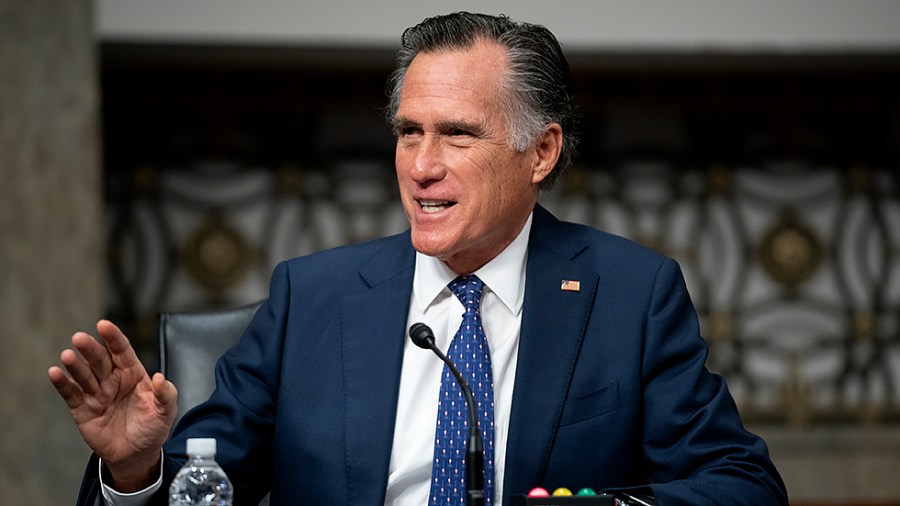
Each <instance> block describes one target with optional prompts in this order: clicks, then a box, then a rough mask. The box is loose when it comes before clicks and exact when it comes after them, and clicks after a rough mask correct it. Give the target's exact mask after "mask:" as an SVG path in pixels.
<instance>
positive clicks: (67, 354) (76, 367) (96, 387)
mask: <svg viewBox="0 0 900 506" xmlns="http://www.w3.org/2000/svg"><path fill="white" fill-rule="evenodd" d="M86 339H90V340H92V341H93V339H94V338H93V337H91V336H88V335H87V334H83V333H82V335H81V336H79V335H78V334H76V335H74V336H72V343H73V344H75V343H76V342H78V343H79V344H78V345H76V347H78V346H81V345H82V342H83V341H85V340H86ZM59 360H60V361H61V362H62V363H63V366H64V367H65V368H66V371H68V372H69V376H71V377H72V379H73V380H75V382H76V383H78V385H79V386H80V387H81V390H82V391H83V392H84V393H86V394H88V395H90V394H95V393H97V392H98V391H100V384H99V383H98V382H97V378H96V377H95V376H94V371H93V370H91V366H90V365H88V363H87V361H86V360H84V359H83V358H81V357H80V356H78V354H77V353H75V352H74V351H73V350H63V352H62V353H60V355H59Z"/></svg>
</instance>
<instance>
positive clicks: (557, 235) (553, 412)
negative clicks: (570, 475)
mask: <svg viewBox="0 0 900 506" xmlns="http://www.w3.org/2000/svg"><path fill="white" fill-rule="evenodd" d="M558 224H559V222H558V221H557V220H556V218H554V217H553V216H551V215H550V214H549V213H548V212H547V211H546V210H544V209H543V208H541V207H540V206H538V207H536V208H535V212H534V224H533V228H532V232H531V238H530V239H529V250H528V266H527V268H526V269H527V274H526V275H527V278H526V284H525V303H524V307H523V313H522V314H523V316H522V329H521V336H520V340H519V358H518V365H517V367H516V380H515V381H516V383H515V390H514V392H513V401H512V412H511V414H510V425H509V440H508V443H507V450H506V474H505V479H504V492H505V494H513V493H526V492H527V491H528V490H530V489H531V488H533V487H535V486H537V485H539V484H540V481H541V479H542V477H543V475H544V470H545V467H546V465H547V460H548V458H549V454H550V448H551V445H552V443H553V437H554V435H555V434H556V430H557V427H558V425H559V419H560V415H561V413H562V408H563V402H564V401H565V397H566V392H567V390H568V386H569V380H570V378H571V375H572V370H573V369H574V366H575V360H576V358H577V357H578V352H579V350H580V347H581V342H582V338H583V337H584V330H585V327H586V325H587V319H588V317H589V314H590V309H591V306H592V304H593V301H594V295H595V293H596V289H597V283H598V275H597V273H596V272H595V271H594V270H593V269H591V268H588V267H585V266H583V265H580V264H578V263H577V262H574V261H573V258H574V257H575V256H576V255H578V253H579V252H581V251H583V249H584V248H585V247H586V246H585V245H584V244H582V243H576V242H574V241H573V240H572V239H571V238H570V237H568V236H566V235H565V234H563V233H562V232H561V231H560V230H559V229H560V227H559V226H558ZM563 280H572V281H578V282H580V288H579V290H578V291H574V290H573V289H570V290H563V289H562V288H561V285H562V283H563ZM569 287H570V288H572V285H569Z"/></svg>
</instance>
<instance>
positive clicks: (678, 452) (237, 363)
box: [49, 13, 787, 505]
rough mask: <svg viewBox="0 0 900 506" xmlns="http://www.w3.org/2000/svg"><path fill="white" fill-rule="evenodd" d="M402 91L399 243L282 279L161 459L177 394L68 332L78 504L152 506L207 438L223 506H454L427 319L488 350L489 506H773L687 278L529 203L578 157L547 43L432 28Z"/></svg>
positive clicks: (405, 60)
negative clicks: (230, 497) (596, 505)
mask: <svg viewBox="0 0 900 506" xmlns="http://www.w3.org/2000/svg"><path fill="white" fill-rule="evenodd" d="M392 84H393V91H392V96H391V107H390V120H391V122H392V124H393V127H394V131H395V133H396V135H397V148H396V169H397V179H398V183H399V187H400V194H401V198H402V202H403V206H404V209H405V210H406V213H407V216H408V218H409V221H410V225H411V228H410V230H409V231H408V232H406V233H404V234H401V235H398V236H394V237H388V238H384V239H380V240H376V241H373V242H370V243H366V244H362V245H357V246H350V247H344V248H338V249H336V250H332V251H327V252H323V253H319V254H314V255H311V256H308V257H305V258H300V259H294V260H290V261H287V262H285V263H282V264H281V265H279V266H278V267H277V268H276V270H275V272H274V274H273V276H272V284H271V288H270V295H269V299H268V301H267V302H266V304H264V305H263V307H262V308H261V309H260V310H259V312H258V313H257V315H256V316H255V317H254V320H253V322H252V323H251V325H250V327H249V329H248V330H247V332H246V334H245V335H244V338H243V339H242V340H241V342H240V343H239V344H238V345H237V346H236V347H235V348H233V349H232V350H230V351H229V352H228V353H226V355H225V356H224V357H223V359H222V360H221V361H220V363H219V364H218V366H217V371H216V380H217V389H216V391H215V393H214V394H213V395H212V397H211V398H210V400H209V401H208V402H207V403H205V404H203V405H201V406H200V407H198V408H196V409H194V410H192V411H191V412H189V413H188V414H187V415H186V416H185V417H184V419H183V420H182V422H181V423H179V425H178V427H177V428H176V430H175V432H174V434H173V435H172V437H171V439H169V441H168V442H167V443H165V446H164V442H165V441H166V438H167V436H168V434H169V429H170V426H171V423H172V420H173V418H174V416H175V398H176V389H175V386H174V385H172V384H171V383H169V382H167V381H166V380H165V378H163V377H162V375H160V374H156V375H154V376H153V377H152V378H150V377H149V376H148V375H147V374H146V372H145V371H144V369H143V367H142V366H141V364H140V363H139V362H138V360H137V358H136V357H135V355H134V352H133V350H132V349H131V347H130V345H129V344H128V342H127V339H126V338H125V336H123V335H122V334H121V332H119V331H118V329H117V328H116V327H115V326H114V325H112V324H111V323H109V322H106V321H101V322H99V323H98V325H97V331H98V334H99V335H100V337H101V338H102V340H103V341H104V342H105V343H106V345H107V347H108V351H107V349H104V348H103V347H102V346H101V345H100V344H98V343H97V342H96V341H95V340H94V339H93V338H92V337H91V336H89V335H87V334H84V333H77V334H75V335H74V336H73V337H72V342H73V345H74V347H75V348H76V349H77V350H78V351H79V352H80V356H79V354H76V353H75V352H74V351H72V350H66V351H64V352H63V353H62V355H61V361H62V362H63V364H64V366H65V369H66V370H67V371H68V375H67V374H66V373H65V372H64V371H63V370H62V369H60V368H58V367H54V368H51V369H50V371H49V375H50V380H51V382H52V383H53V385H54V386H55V387H56V388H57V390H58V391H59V393H60V395H61V396H62V397H63V398H64V399H65V401H66V403H67V404H68V405H69V407H70V410H71V412H72V416H73V417H74V419H75V422H76V424H77V425H78V427H79V430H80V431H81V433H82V435H83V436H84V438H85V440H86V441H87V443H88V444H89V445H90V446H91V448H92V449H93V450H94V452H95V454H96V455H97V456H99V457H100V459H102V465H98V464H97V462H96V461H94V460H92V462H91V464H90V465H89V468H88V472H87V476H86V478H85V484H84V486H83V489H82V501H84V502H85V503H89V502H88V501H92V500H93V497H94V496H96V494H97V492H96V490H97V489H98V478H99V477H100V475H102V480H103V488H104V492H103V495H104V497H107V500H108V501H119V500H121V499H122V497H121V496H120V495H117V493H116V491H119V492H122V493H132V492H136V493H137V496H138V497H139V498H142V499H141V500H144V501H145V503H146V502H147V501H149V502H152V503H154V504H164V501H165V492H166V488H167V484H168V482H169V481H170V480H171V478H172V476H173V475H174V473H175V472H176V471H177V470H178V468H179V467H180V466H181V464H182V462H183V460H184V454H183V451H184V445H185V440H186V438H187V437H215V438H217V440H218V447H219V455H218V457H217V460H218V461H219V462H220V463H221V464H222V465H223V467H224V468H225V470H226V472H227V473H228V474H229V476H230V477H231V479H232V481H233V482H234V485H235V504H245V503H253V502H255V501H258V500H259V498H261V497H262V496H263V495H264V494H265V493H266V492H267V491H269V490H271V494H272V495H271V497H272V502H273V504H326V503H327V504H353V505H367V504H371V505H380V504H396V505H401V504H403V505H407V504H408V505H422V504H426V503H429V504H436V503H438V502H440V503H442V504H445V503H446V501H453V502H452V503H453V504H459V501H460V500H464V498H462V495H460V494H461V491H460V490H449V489H454V488H457V487H456V485H453V484H452V483H455V482H453V480H452V478H447V474H445V473H451V474H452V473H455V472H460V471H461V470H462V475H464V474H465V473H464V466H463V467H461V468H460V467H458V464H459V459H456V461H455V462H454V459H452V458H448V457H447V456H446V455H444V450H443V449H445V448H447V446H446V445H449V446H450V448H453V447H454V445H457V444H458V443H457V442H454V441H453V437H454V436H453V435H452V434H451V435H449V436H448V435H447V432H448V431H446V430H445V429H446V427H447V426H448V425H454V426H457V427H458V426H459V424H465V423H466V422H465V421H464V420H461V421H455V420H453V419H452V416H453V415H452V413H451V414H450V415H448V413H449V412H451V411H453V410H457V411H460V410H459V409H458V408H459V406H458V405H457V406H456V407H454V408H449V407H448V406H449V405H450V404H454V403H455V402H456V401H455V400H454V399H456V397H455V396H456V395H458V394H457V392H456V391H455V390H454V386H452V385H449V382H447V381H446V380H445V378H442V372H443V371H442V369H441V363H440V362H439V361H438V359H437V358H436V357H434V356H433V355H432V354H430V353H428V352H425V351H422V350H419V349H418V348H416V347H415V346H414V345H413V344H412V343H410V341H409V340H408V339H405V338H404V336H405V334H406V329H407V328H409V326H410V325H411V324H413V323H415V322H424V323H426V324H428V325H429V326H430V327H431V328H432V329H435V334H436V338H437V346H438V347H439V348H440V349H442V350H445V351H446V350H450V352H452V353H456V351H454V350H457V349H459V347H460V344H459V343H461V342H463V343H468V344H471V345H473V348H487V350H488V351H487V352H484V351H483V350H482V351H479V352H477V354H480V356H481V357H482V358H480V359H479V360H481V361H480V362H478V363H476V364H474V365H472V366H471V367H472V368H474V369H478V372H477V375H476V376H470V383H472V384H473V389H475V390H476V396H477V398H478V399H479V400H478V404H479V414H478V417H479V425H478V427H479V429H481V434H482V437H483V438H484V440H485V448H486V451H485V456H486V462H485V471H486V473H485V502H486V503H487V504H494V503H496V504H507V503H508V501H509V497H510V496H511V495H514V494H522V493H525V492H527V491H528V490H529V489H531V488H532V487H534V486H538V485H540V486H544V487H549V488H555V487H557V486H568V487H575V488H580V487H593V488H595V489H609V488H630V489H634V490H637V491H641V492H644V493H649V494H652V495H654V496H655V498H656V500H657V501H658V503H659V504H661V505H669V504H756V505H759V504H767V505H769V504H787V498H786V493H785V490H784V485H783V484H782V483H781V479H780V478H779V476H778V473H777V471H776V470H775V469H774V467H773V465H772V463H771V462H770V460H769V457H768V454H767V450H766V447H765V444H764V443H763V442H762V441H761V440H760V439H759V438H757V437H756V436H753V435H751V434H749V433H748V432H746V431H745V430H744V429H743V427H742V425H741V423H740V420H739V418H738V414H737V411H736V409H735V406H734V403H733V401H732V399H731V397H730V395H729V394H728V391H727V389H726V387H725V385H724V383H723V381H722V380H721V378H718V377H717V376H714V375H711V374H710V373H709V372H707V371H706V369H705V368H704V363H705V359H706V353H707V351H706V347H705V345H704V342H703V340H702V338H701V337H700V335H699V329H698V323H697V318H696V314H695V313H694V310H693V307H692V306H691V303H690V300H689V298H688V295H687V292H686V289H685V286H684V282H683V280H682V278H681V275H680V272H679V270H678V267H677V265H676V264H675V263H674V262H673V261H672V260H670V259H666V258H664V257H661V256H659V255H657V254H655V253H653V252H650V251H648V250H645V249H643V248H641V247H639V246H636V245H634V244H632V243H630V242H628V241H626V240H624V239H621V238H617V237H613V236H610V235H607V234H604V233H602V232H598V231H596V230H593V229H590V228H587V227H583V226H580V225H574V224H569V223H562V222H559V221H557V220H556V219H555V218H554V217H552V216H551V215H550V214H549V213H548V212H547V211H545V210H543V209H542V208H541V207H540V206H537V204H536V202H537V196H538V192H539V189H540V188H541V187H545V186H548V185H549V184H551V183H552V181H553V179H554V178H555V177H557V176H558V175H559V173H560V172H562V171H563V170H564V169H565V168H566V166H567V165H568V164H569V163H570V161H571V156H572V149H573V147H574V140H573V137H572V122H573V120H572V118H573V111H572V105H571V96H570V83H569V71H568V66H567V63H566V60H565V57H564V56H563V54H562V52H561V50H560V48H559V45H558V43H557V41H556V39H555V38H554V37H553V35H552V34H551V33H550V32H549V31H547V30H546V29H545V28H543V27H540V26H535V25H530V24H524V23H523V24H520V23H515V22H513V21H510V20H509V19H507V18H505V17H492V16H484V15H477V14H469V13H458V14H453V15H449V16H441V17H437V18H431V19H427V20H425V21H424V22H423V23H421V24H419V25H417V26H416V27H413V28H411V29H409V30H407V31H406V32H405V33H404V36H403V43H402V49H401V51H400V54H399V59H398V70H397V71H396V72H395V74H394V76H393V78H392ZM460 275H473V276H466V277H464V278H458V276H460ZM448 284H449V285H448ZM461 284H462V285H464V288H465V289H458V288H459V286H461ZM457 292H458V293H459V295H458V297H459V300H457V295H455V294H456V293H457ZM464 308H465V309H464ZM463 311H465V315H464V316H460V314H461V313H463ZM482 316H483V319H481V317H482ZM457 329H459V330H458V333H459V336H454V334H456V333H457ZM467 354H468V352H466V353H462V352H460V355H459V357H460V358H458V360H467V359H466V358H465V355H467ZM472 354H473V355H475V354H476V352H473V353H472ZM485 355H486V356H485ZM485 364H487V366H486V367H485ZM465 367H469V365H468V364H467V365H466V366H465ZM467 374H468V373H467ZM482 374H484V376H483V377H484V378H485V381H481V379H480V378H482V376H481V375H482ZM446 377H448V378H449V375H446ZM473 379H474V380H473ZM439 392H440V394H439ZM439 397H440V398H439ZM448 416H449V417H450V418H448ZM442 427H443V428H442ZM450 432H452V431H450ZM448 438H449V439H448ZM436 446H437V449H436ZM161 448H163V450H162V451H161V450H160V449H161ZM457 448H458V447H457ZM453 466H457V467H453ZM100 469H102V470H103V471H102V472H100V471H99V470H100ZM459 484H460V485H462V486H461V489H462V491H464V490H465V483H464V481H460V482H459ZM148 487H149V488H148ZM125 499H126V500H128V499H134V497H126V498H125ZM120 504H125V503H120Z"/></svg>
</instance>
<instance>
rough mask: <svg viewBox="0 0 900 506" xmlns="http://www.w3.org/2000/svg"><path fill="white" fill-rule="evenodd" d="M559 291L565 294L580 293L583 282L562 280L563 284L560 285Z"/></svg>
mask: <svg viewBox="0 0 900 506" xmlns="http://www.w3.org/2000/svg"><path fill="white" fill-rule="evenodd" d="M559 289H560V290H562V291H564V292H580V291H581V281H578V280H574V279H564V280H562V284H561V285H559Z"/></svg>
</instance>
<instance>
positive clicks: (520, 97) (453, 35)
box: [387, 12, 577, 189]
mask: <svg viewBox="0 0 900 506" xmlns="http://www.w3.org/2000/svg"><path fill="white" fill-rule="evenodd" d="M482 40H487V41H493V42H496V43H498V44H500V45H501V46H503V47H504V48H506V55H507V61H508V69H507V71H508V72H507V75H506V76H505V80H504V82H503V83H502V87H503V89H505V90H506V91H507V93H502V94H501V95H502V96H501V98H500V100H501V104H500V106H501V108H502V110H503V111H504V113H505V115H506V120H507V122H508V123H509V130H510V138H509V139H508V140H507V142H508V144H509V146H510V148H512V149H514V150H516V151H519V152H522V151H525V149H527V148H528V146H530V145H531V144H532V143H533V142H534V141H535V140H537V138H538V137H539V136H540V135H541V134H543V132H544V130H545V129H546V127H547V125H549V124H551V123H558V124H559V125H560V126H561V127H562V132H563V146H562V151H561V153H560V155H559V160H557V162H556V166H555V167H554V169H553V170H552V171H551V172H550V174H548V175H547V177H546V178H545V179H544V180H543V181H542V182H541V188H542V189H546V188H550V187H551V186H553V184H554V183H555V182H556V180H557V178H558V177H559V176H560V175H561V174H562V173H563V172H564V171H565V170H566V169H568V168H569V167H570V166H571V165H572V158H573V157H574V154H575V146H576V144H577V135H576V133H575V126H576V125H575V123H576V116H575V110H574V106H573V104H572V79H571V75H570V71H569V62H568V61H567V60H566V57H565V55H564V54H563V52H562V48H561V47H560V45H559V42H558V41H557V40H556V37H554V36H553V34H552V33H551V32H550V30H548V29H547V28H545V27H543V26H540V25H534V24H531V23H520V22H516V21H513V20H511V19H509V18H508V17H506V16H503V15H501V16H490V15H486V14H473V13H469V12H457V13H454V14H448V15H445V16H435V17H432V18H428V19H426V20H424V21H422V22H421V23H419V24H418V25H416V26H413V27H411V28H407V29H406V31H404V32H403V36H402V37H401V39H400V50H399V51H398V52H397V67H396V69H395V70H394V72H393V74H392V75H391V78H390V80H389V81H388V94H389V96H390V101H389V104H388V110H387V116H388V121H389V122H393V121H394V118H395V117H396V115H397V109H398V108H399V106H400V93H401V91H402V89H403V79H404V78H405V76H406V71H407V70H408V69H409V66H410V65H411V64H412V61H413V58H415V57H416V55H417V54H418V53H420V52H437V51H442V50H456V49H466V48H470V47H472V46H473V45H474V44H475V43H476V42H478V41H482Z"/></svg>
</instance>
